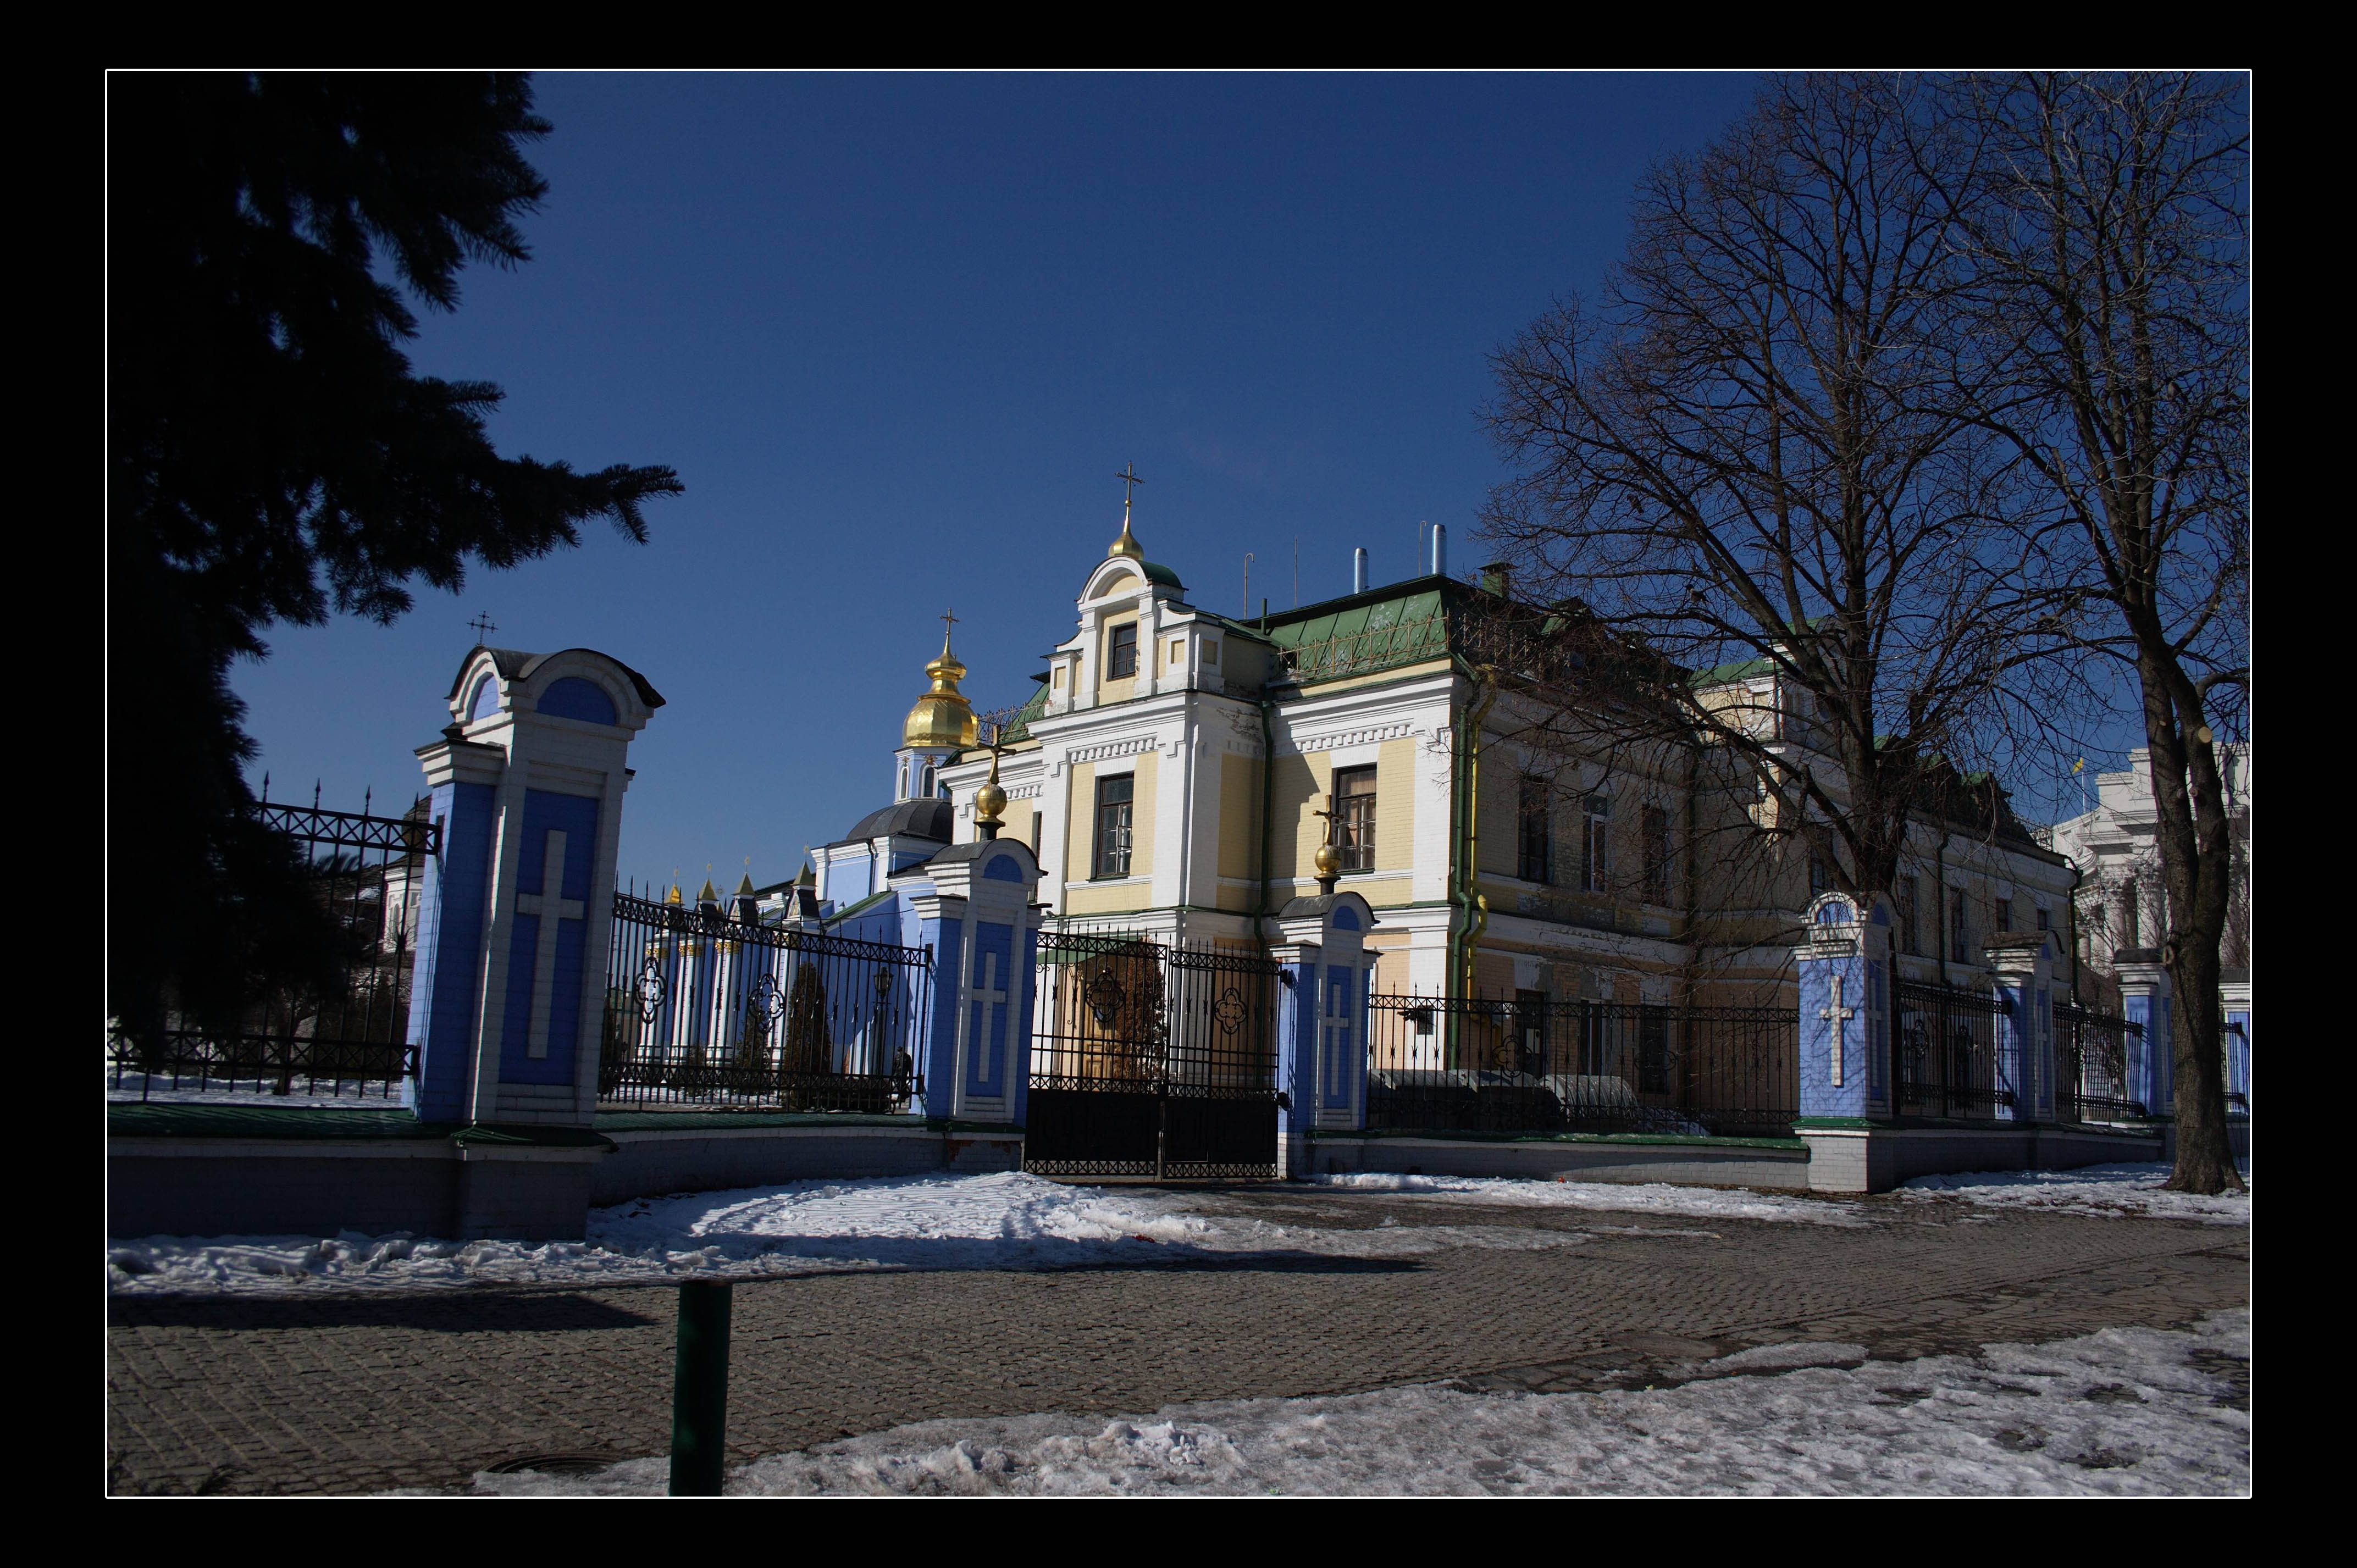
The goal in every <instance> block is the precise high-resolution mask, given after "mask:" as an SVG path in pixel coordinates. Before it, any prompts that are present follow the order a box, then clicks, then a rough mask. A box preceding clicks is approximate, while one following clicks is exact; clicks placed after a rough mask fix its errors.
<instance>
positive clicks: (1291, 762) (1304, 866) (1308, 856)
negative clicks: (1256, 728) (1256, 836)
mask: <svg viewBox="0 0 2357 1568" xmlns="http://www.w3.org/2000/svg"><path fill="white" fill-rule="evenodd" d="M1333 787H1334V767H1333V764H1332V763H1331V762H1330V761H1329V760H1328V757H1327V754H1326V753H1325V752H1322V751H1313V752H1306V753H1302V754H1300V755H1297V756H1293V757H1278V758H1277V759H1276V779H1275V800H1273V801H1272V802H1271V803H1270V806H1269V811H1270V814H1271V817H1272V819H1273V821H1274V822H1275V832H1273V833H1272V834H1271V835H1270V843H1269V850H1268V854H1269V864H1270V865H1272V866H1274V867H1275V869H1276V872H1277V875H1279V877H1280V878H1281V877H1282V876H1283V875H1285V873H1286V868H1287V867H1290V868H1291V872H1292V875H1295V876H1297V877H1310V876H1315V875H1318V866H1317V863H1316V861H1315V859H1314V858H1313V857H1314V856H1316V854H1318V845H1319V844H1321V843H1325V842H1326V819H1325V818H1323V817H1321V816H1319V815H1318V811H1322V810H1324V809H1325V805H1326V792H1327V791H1328V790H1329V789H1332V788H1333ZM1276 896H1277V897H1280V898H1282V897H1286V894H1285V893H1284V892H1283V891H1282V890H1281V889H1280V890H1279V891H1278V893H1277V895H1276Z"/></svg>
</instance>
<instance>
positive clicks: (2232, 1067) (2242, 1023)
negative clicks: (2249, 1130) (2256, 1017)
mask: <svg viewBox="0 0 2357 1568" xmlns="http://www.w3.org/2000/svg"><path fill="white" fill-rule="evenodd" d="M2218 1000H2219V1002H2220V1004H2222V1006H2223V1007H2224V1008H2225V1012H2226V1112H2227V1114H2228V1115H2230V1116H2231V1115H2244V1116H2247V1115H2248V1114H2250V1110H2251V979H2250V971H2248V970H2238V971H2233V972H2230V973H2229V976H2228V978H2227V979H2226V980H2225V981H2224V982H2223V983H2222V984H2221V985H2220V986H2219V987H2218Z"/></svg>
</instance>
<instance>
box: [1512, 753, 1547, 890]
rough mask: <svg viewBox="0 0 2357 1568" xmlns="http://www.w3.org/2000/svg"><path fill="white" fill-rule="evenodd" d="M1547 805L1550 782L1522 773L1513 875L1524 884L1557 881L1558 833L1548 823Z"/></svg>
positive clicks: (1534, 775)
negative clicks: (1556, 845) (1556, 836)
mask: <svg viewBox="0 0 2357 1568" xmlns="http://www.w3.org/2000/svg"><path fill="white" fill-rule="evenodd" d="M1548 804H1549V790H1548V789H1547V781H1546V780H1545V779H1541V778H1539V777H1538V776H1537V775H1536V774H1532V773H1525V774H1523V781H1522V797H1521V800H1520V801H1519V803H1518V808H1519V811H1520V818H1519V825H1518V827H1517V829H1516V833H1515V850H1514V861H1515V865H1514V875H1517V876H1520V877H1521V878H1522V879H1523V881H1525V882H1553V881H1554V880H1555V832H1554V831H1553V827H1552V824H1551V823H1550V822H1549V820H1548V811H1547V807H1548Z"/></svg>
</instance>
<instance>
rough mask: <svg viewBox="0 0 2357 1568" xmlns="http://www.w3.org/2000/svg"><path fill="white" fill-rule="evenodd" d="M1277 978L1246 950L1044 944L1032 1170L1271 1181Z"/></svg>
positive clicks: (1106, 937)
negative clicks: (1226, 1177)
mask: <svg viewBox="0 0 2357 1568" xmlns="http://www.w3.org/2000/svg"><path fill="white" fill-rule="evenodd" d="M1280 967H1281V966H1279V965H1277V964H1275V963H1274V962H1272V961H1269V960H1266V959H1264V958H1261V957H1259V956H1258V955H1257V954H1254V953H1250V952H1236V951H1230V950H1224V949H1217V948H1187V947H1168V946H1165V945H1163V944H1162V943H1159V942H1156V941H1152V940H1147V939H1145V938H1142V937H1136V936H1130V935H1124V934H1083V933H1073V932H1054V931H1048V932H1042V933H1041V934H1040V938H1039V993H1038V1000H1037V1002H1036V1004H1035V1010H1034V1013H1033V1023H1032V1036H1031V1080H1030V1099H1029V1110H1028V1112H1027V1113H1026V1116H1025V1124H1026V1139H1025V1149H1024V1164H1025V1166H1026V1168H1028V1169H1029V1170H1033V1171H1038V1172H1042V1173H1045V1174H1049V1175H1057V1176H1270V1175H1274V1174H1275V1160H1276V1120H1275V1117H1276V1108H1275V1107H1276V992H1277V984H1278V980H1277V977H1278V974H1279V972H1280Z"/></svg>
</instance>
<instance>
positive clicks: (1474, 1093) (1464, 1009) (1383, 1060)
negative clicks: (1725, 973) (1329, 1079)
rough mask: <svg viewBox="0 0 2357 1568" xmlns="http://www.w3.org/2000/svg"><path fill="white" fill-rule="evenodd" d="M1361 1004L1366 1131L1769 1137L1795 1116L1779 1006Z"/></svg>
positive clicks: (1786, 1012)
mask: <svg viewBox="0 0 2357 1568" xmlns="http://www.w3.org/2000/svg"><path fill="white" fill-rule="evenodd" d="M1367 1002H1368V1047H1369V1050H1368V1082H1367V1124H1368V1125H1369V1126H1370V1127H1371V1128H1375V1129H1381V1130H1389V1131H1395V1132H1409V1131H1419V1132H1420V1131H1430V1132H1478V1133H1525V1132H1527V1133H1548V1132H1581V1133H1680V1134H1688V1135H1701V1134H1716V1135H1727V1136H1733V1135H1752V1136H1779V1135H1783V1134H1786V1133H1790V1132H1791V1130H1792V1119H1793V1118H1794V1117H1795V1116H1797V1115H1798V1114H1799V1113H1800V1077H1799V1046H1800V1030H1799V1025H1798V1020H1797V1018H1796V1017H1795V1015H1794V1014H1793V1012H1792V1009H1791V1008H1790V1007H1692V1006H1689V1007H1676V1006H1667V1005H1656V1004H1648V1003H1626V1002H1583V1001H1555V1000H1547V1001H1537V1000H1532V999H1529V998H1523V999H1519V1000H1515V1001H1507V1000H1505V999H1503V998H1486V997H1483V998H1474V997H1453V996H1452V997H1437V996H1415V995H1376V996H1371V997H1369V998H1368V999H1367Z"/></svg>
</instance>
